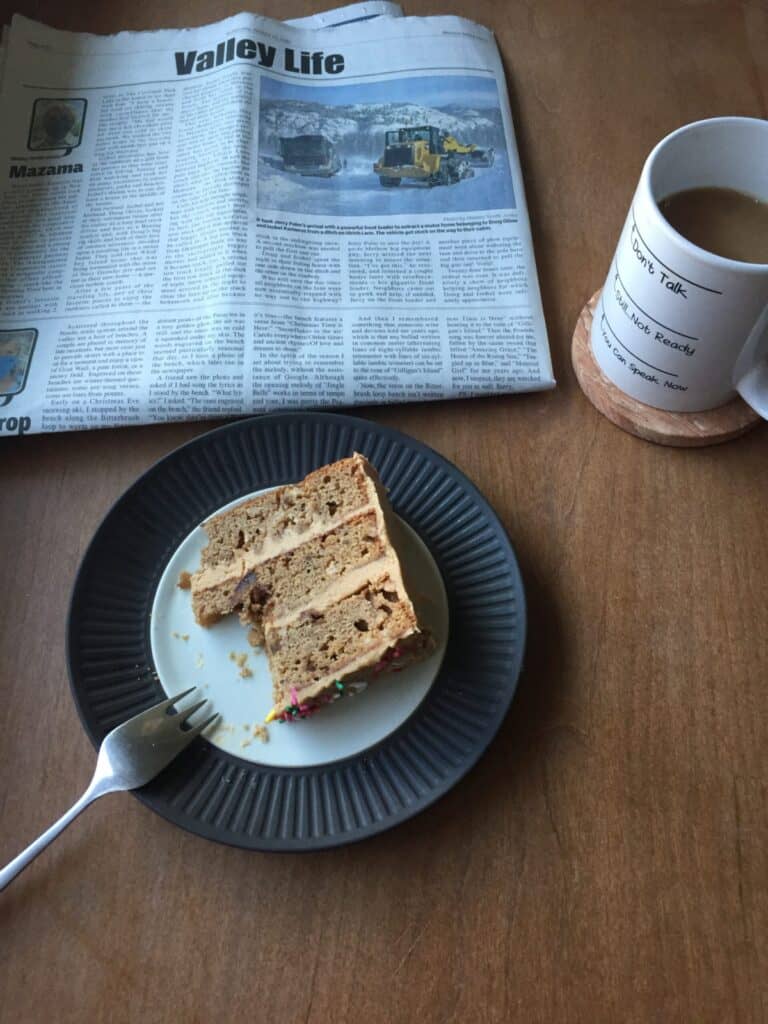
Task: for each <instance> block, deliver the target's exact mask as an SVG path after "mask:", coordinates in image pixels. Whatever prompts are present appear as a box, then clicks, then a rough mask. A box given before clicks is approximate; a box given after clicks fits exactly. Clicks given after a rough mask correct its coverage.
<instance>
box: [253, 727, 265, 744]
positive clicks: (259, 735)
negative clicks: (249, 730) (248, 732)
mask: <svg viewBox="0 0 768 1024" xmlns="http://www.w3.org/2000/svg"><path fill="white" fill-rule="evenodd" d="M253 735H254V737H255V738H256V739H260V740H261V742H262V743H269V729H268V728H267V727H266V725H254V727H253Z"/></svg>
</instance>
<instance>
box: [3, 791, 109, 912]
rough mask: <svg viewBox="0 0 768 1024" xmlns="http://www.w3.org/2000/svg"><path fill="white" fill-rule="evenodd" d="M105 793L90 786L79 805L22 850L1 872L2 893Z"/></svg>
mask: <svg viewBox="0 0 768 1024" xmlns="http://www.w3.org/2000/svg"><path fill="white" fill-rule="evenodd" d="M105 792H107V790H105V789H102V788H100V787H98V786H94V785H90V786H89V787H88V789H86V791H85V792H84V793H83V795H82V796H81V797H80V799H79V800H78V801H77V803H75V804H73V805H72V806H71V807H70V809H69V810H68V811H67V813H66V814H62V816H61V817H60V818H59V820H58V821H57V822H54V824H53V825H51V827H50V828H49V829H46V831H45V832H43V834H42V835H41V836H40V837H39V838H38V839H36V840H35V841H34V843H30V844H29V846H28V847H27V848H26V850H22V852H21V853H20V854H19V855H18V857H14V858H13V860H12V861H11V862H10V863H9V864H6V866H5V867H4V868H3V869H2V870H0V892H2V890H3V889H4V888H5V887H6V885H8V884H9V883H10V882H12V881H13V880H14V878H15V877H16V875H18V874H20V873H21V872H22V871H23V870H24V868H25V867H26V866H27V865H28V864H31V863H32V861H33V860H34V859H35V857H36V856H37V855H38V853H42V852H43V850H44V849H45V848H46V846H48V844H49V843H52V842H53V840H54V839H55V838H56V836H58V835H59V834H60V833H62V832H63V831H64V829H65V828H66V827H67V825H69V823H70V822H72V821H74V820H75V818H76V817H77V816H78V814H80V812H81V811H84V810H85V808H86V807H87V806H88V804H91V803H93V801H94V800H96V799H97V798H98V797H100V796H102V795H103V794H104V793H105Z"/></svg>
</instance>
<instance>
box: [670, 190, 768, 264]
mask: <svg viewBox="0 0 768 1024" xmlns="http://www.w3.org/2000/svg"><path fill="white" fill-rule="evenodd" d="M659 209H660V210H661V212H662V214H663V215H664V217H665V219H666V220H667V221H668V222H669V223H670V224H671V225H672V227H673V228H674V229H675V230H676V231H679V232H680V234H681V235H683V237H684V238H687V239H688V241H689V242H693V244H694V245H698V246H699V247H700V248H701V249H706V250H707V252H712V253H715V254H716V255H718V256H725V257H727V258H728V259H731V260H740V261H741V262H742V263H768V203H766V202H763V201H761V200H760V199H757V198H755V196H750V195H747V194H746V193H744V192H737V191H736V190H735V189H732V188H691V189H686V190H685V191H683V192H675V193H673V194H672V195H670V196H667V197H666V198H664V199H662V200H661V202H660V203H659Z"/></svg>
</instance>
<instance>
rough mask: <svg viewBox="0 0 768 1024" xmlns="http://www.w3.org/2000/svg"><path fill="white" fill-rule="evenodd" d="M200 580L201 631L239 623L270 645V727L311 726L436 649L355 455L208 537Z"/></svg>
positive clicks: (243, 509) (231, 515)
mask: <svg viewBox="0 0 768 1024" xmlns="http://www.w3.org/2000/svg"><path fill="white" fill-rule="evenodd" d="M203 528H204V530H205V532H206V533H207V535H208V544H207V546H206V547H205V548H204V550H203V552H202V556H201V565H200V568H199V569H198V570H197V572H195V573H194V574H193V575H192V578H191V581H190V582H191V587H190V589H191V594H192V606H193V609H194V613H195V617H196V619H197V621H198V622H199V623H200V624H201V625H203V626H210V625H212V624H213V623H214V622H216V621H217V620H219V619H220V618H222V617H223V616H225V615H229V614H232V613H233V612H237V613H239V615H240V619H241V621H242V622H243V624H244V625H246V626H248V627H249V628H250V640H251V642H252V643H254V644H257V645H263V646H264V648H265V650H266V652H267V656H268V658H269V665H270V671H271V675H272V686H273V700H274V705H275V706H274V708H273V710H272V712H271V713H270V716H269V717H270V718H280V719H283V720H290V719H293V718H295V717H305V716H306V715H308V714H310V713H311V712H313V711H315V710H317V708H319V707H321V706H322V705H323V704H324V703H327V702H329V701H330V700H333V699H335V698H336V697H337V696H339V695H340V694H341V693H343V692H344V691H345V690H347V689H349V690H354V689H356V688H357V686H358V684H360V683H361V682H362V681H366V682H368V681H370V680H371V679H373V678H375V677H377V676H379V675H380V674H382V673H384V672H388V671H392V670H397V669H399V668H402V667H403V666H404V665H405V664H407V663H408V662H410V661H412V660H414V659H416V658H418V657H421V656H423V655H424V654H425V653H427V652H428V651H429V650H430V649H431V639H430V637H429V635H428V634H427V633H425V632H423V631H422V630H421V628H420V627H419V623H418V620H417V617H416V613H415V611H414V608H413V603H412V601H411V598H410V597H409V595H408V592H407V590H406V586H405V583H404V581H403V573H402V568H401V565H400V560H399V558H398V555H397V552H396V550H395V547H394V545H393V543H392V539H391V536H392V532H393V531H392V512H391V509H390V506H389V502H388V499H387V495H386V491H385V490H384V488H383V486H382V484H381V482H380V480H379V478H378V475H377V473H376V471H375V469H374V468H373V467H372V466H371V464H370V463H369V462H368V461H367V460H366V459H365V458H364V457H363V456H362V455H358V454H354V455H352V456H351V457H350V458H347V459H342V460H340V461H339V462H335V463H333V464H332V465H330V466H325V467H323V468H321V469H318V470H315V471H314V472H313V473H310V474H309V476H307V477H306V478H305V479H304V480H302V481H301V482H300V483H298V484H291V485H288V486H285V487H279V488H277V489H276V490H274V491H270V492H269V493H267V494H263V495H259V496H258V497H256V498H251V499H249V500H247V501H244V502H241V503H240V504H239V505H237V506H235V507H233V508H231V509H227V510H226V511H225V512H221V513H219V514H218V515H216V516H213V517H212V518H211V519H209V520H208V521H207V522H206V523H205V524H204V526H203Z"/></svg>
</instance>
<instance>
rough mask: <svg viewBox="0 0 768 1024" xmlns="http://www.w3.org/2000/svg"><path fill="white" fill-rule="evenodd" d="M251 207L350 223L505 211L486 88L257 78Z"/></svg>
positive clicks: (449, 79)
mask: <svg viewBox="0 0 768 1024" xmlns="http://www.w3.org/2000/svg"><path fill="white" fill-rule="evenodd" d="M258 205H259V206H260V207H261V208H263V209H268V210H269V209H271V210H284V211H287V212H290V213H309V214H320V215H339V214H340V215H342V216H344V215H346V216H358V217H372V216H381V215H382V214H383V215H385V216H386V215H394V216H396V215H398V214H424V213H441V214H444V213H459V212H470V211H471V212H476V211H480V210H500V209H507V210H508V209H513V208H514V207H515V195H514V188H513V184H512V175H511V172H510V167H509V162H508V159H507V144H506V139H505V135H504V125H503V120H502V114H501V104H500V99H499V92H498V88H497V85H496V82H495V81H494V80H493V79H492V78H483V77H479V76H471V75H419V76H412V77H407V78H398V79H390V80H388V81H385V82H369V83H363V84H360V85H338V86H336V85H334V86H332V87H326V88H324V89H322V90H320V89H315V88H313V87H312V86H304V85H294V84H293V83H292V82H283V81H281V80H275V79H271V78H264V79H262V83H261V100H260V110H259V173H258Z"/></svg>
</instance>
